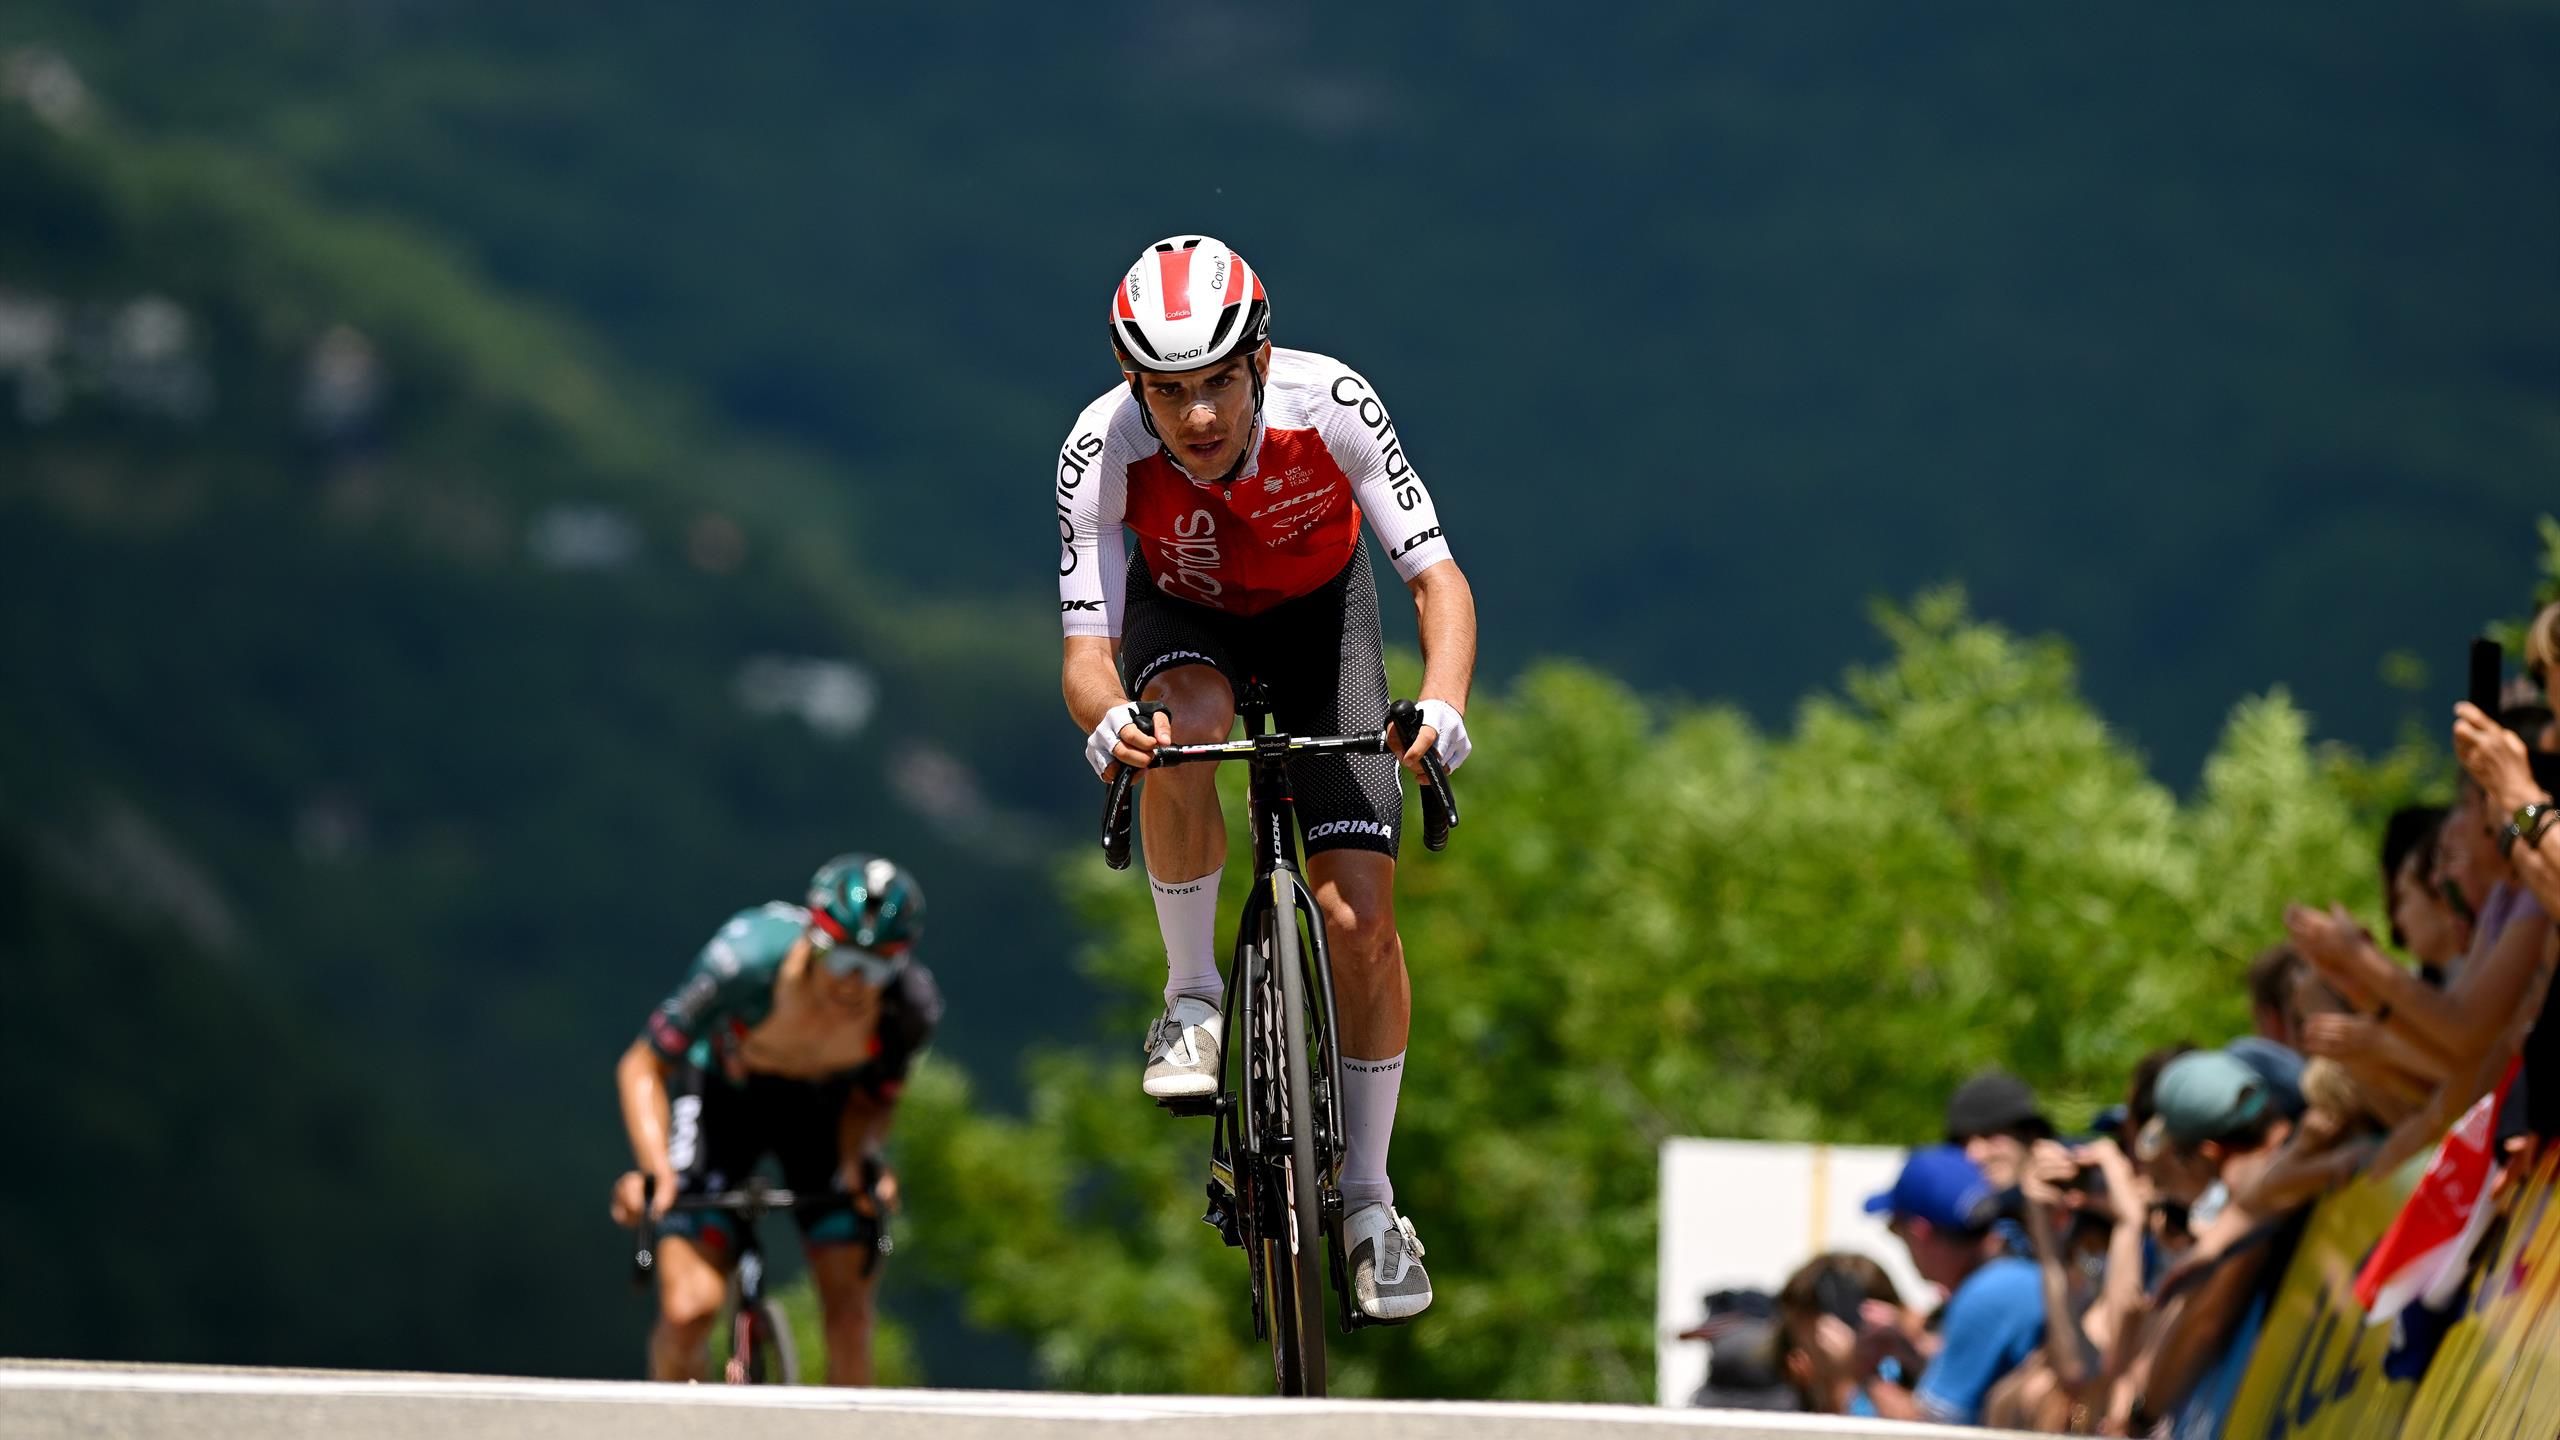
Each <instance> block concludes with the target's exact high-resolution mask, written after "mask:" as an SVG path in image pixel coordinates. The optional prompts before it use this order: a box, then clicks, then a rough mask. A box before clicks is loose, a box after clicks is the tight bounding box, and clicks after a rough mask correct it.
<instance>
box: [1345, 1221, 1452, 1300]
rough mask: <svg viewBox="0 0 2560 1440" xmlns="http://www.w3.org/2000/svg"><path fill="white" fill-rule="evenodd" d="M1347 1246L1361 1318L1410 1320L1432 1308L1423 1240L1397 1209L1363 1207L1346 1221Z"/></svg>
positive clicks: (1353, 1289) (1352, 1296)
mask: <svg viewBox="0 0 2560 1440" xmlns="http://www.w3.org/2000/svg"><path fill="white" fill-rule="evenodd" d="M1342 1246H1343V1249H1344V1250H1345V1251H1346V1252H1348V1253H1349V1255H1350V1257H1351V1298H1352V1301H1353V1302H1354V1303H1355V1304H1357V1305H1358V1306H1359V1307H1360V1313H1361V1314H1363V1315H1366V1316H1368V1317H1369V1318H1370V1319H1372V1320H1410V1319H1412V1318H1413V1317H1414V1316H1416V1315H1419V1314H1421V1313H1422V1312H1423V1311H1425V1310H1428V1309H1430V1308H1431V1276H1430V1275H1429V1274H1428V1273H1427V1272H1425V1271H1424V1270H1423V1268H1422V1238H1421V1237H1420V1236H1418V1235H1416V1234H1414V1233H1413V1222H1412V1221H1410V1220H1407V1219H1405V1218H1404V1217H1403V1216H1401V1215H1398V1214H1397V1213H1396V1211H1395V1207H1394V1206H1392V1205H1388V1204H1385V1203H1383V1202H1381V1203H1379V1204H1376V1205H1363V1206H1361V1207H1360V1208H1359V1209H1357V1210H1354V1211H1352V1212H1351V1213H1350V1214H1349V1215H1348V1216H1345V1217H1344V1218H1343V1221H1342Z"/></svg>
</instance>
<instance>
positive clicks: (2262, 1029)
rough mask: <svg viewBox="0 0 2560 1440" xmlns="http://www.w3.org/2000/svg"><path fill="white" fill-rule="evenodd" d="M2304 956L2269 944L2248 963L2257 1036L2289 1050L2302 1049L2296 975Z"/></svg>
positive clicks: (2251, 1009)
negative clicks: (2296, 1011) (2295, 1001)
mask: <svg viewBox="0 0 2560 1440" xmlns="http://www.w3.org/2000/svg"><path fill="white" fill-rule="evenodd" d="M2301 969H2302V957H2301V956H2300V955H2297V954H2295V953H2294V950H2293V947H2292V946H2290V945H2270V946H2268V947H2267V948H2266V949H2264V950H2261V951H2259V952H2258V956H2257V958H2256V959H2254V960H2251V961H2250V962H2249V1022H2250V1024H2251V1025H2252V1026H2253V1027H2255V1028H2256V1030H2257V1032H2258V1034H2259V1035H2260V1036H2262V1037H2264V1038H2266V1039H2269V1040H2272V1041H2274V1042H2276V1043H2277V1044H2279V1045H2282V1046H2285V1047H2287V1048H2289V1049H2294V1050H2299V1049H2301V1048H2302V1037H2301V1036H2300V1035H2299V1034H2298V1033H2296V1031H2295V1029H2294V1023H2293V1022H2294V1017H2293V985H2294V976H2295V975H2296V974H2297V973H2298V972H2299V971H2300V970H2301Z"/></svg>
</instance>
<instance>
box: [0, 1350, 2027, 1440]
mask: <svg viewBox="0 0 2560 1440" xmlns="http://www.w3.org/2000/svg"><path fill="white" fill-rule="evenodd" d="M1355 1417H1356V1419H1355ZM1355 1426H1356V1431H1355ZM1149 1432H1153V1433H1152V1435H1150V1434H1149ZM857 1433H858V1434H859V1435H860V1436H861V1437H862V1440H1099V1437H1101V1436H1104V1435H1110V1436H1113V1437H1127V1436H1133V1435H1134V1436H1139V1437H1141V1440H1196V1437H1199V1436H1202V1435H1204V1434H1212V1435H1215V1436H1216V1437H1217V1440H1340V1437H1341V1436H1342V1435H1344V1434H1345V1433H1362V1434H1366V1435H1370V1436H1374V1437H1377V1440H1810V1437H1815V1436H1825V1437H1833V1436H1836V1437H1866V1436H1875V1437H1886V1436H1896V1437H1906V1440H1918V1437H1926V1436H1929V1435H1931V1434H1933V1433H1934V1434H1937V1435H1940V1436H1944V1437H1949V1440H1952V1437H1954V1436H1956V1435H1957V1434H1958V1433H1959V1432H1957V1431H1953V1430H1944V1429H1940V1428H1939V1427H1936V1426H1917V1425H1913V1426H1894V1425H1886V1424H1881V1423H1878V1422H1873V1421H1850V1420H1839V1419H1833V1418H1830V1417H1823V1416H1805V1415H1760V1414H1750V1413H1745V1412H1737V1411H1703V1410H1646V1409H1638V1408H1635V1407H1633V1406H1614V1405H1497V1404H1456V1403H1424V1402H1411V1401H1404V1402H1397V1401H1367V1400H1250V1399H1223V1398H1196V1399H1193V1398H1179V1397H1166V1396H1110V1395H1026V1394H1012V1393H1006V1392H997V1391H957V1390H868V1391H857V1390H828V1389H820V1388H815V1387H807V1388H798V1389H749V1388H731V1387H726V1386H716V1385H695V1386H658V1385H644V1384H639V1383H636V1382H621V1381H579V1380H510V1379H501V1378H496V1377H482V1376H462V1375H397V1374H373V1373H360V1372H353V1371H317V1370H233V1369H221V1368H216V1367H210V1366H203V1367H199V1366H125V1365H86V1364H73V1363H67V1362H60V1361H42V1360H0V1435H5V1436H8V1437H10V1440H71V1437H78V1440H160V1437H170V1440H176V1437H181V1436H183V1437H185V1440H249V1437H257V1440H269V1437H299V1436H314V1437H317V1436H329V1437H333V1440H334V1437H339V1436H378V1437H383V1440H413V1437H414V1440H705V1437H717V1436H734V1437H739V1440H819V1437H824V1440H847V1437H848V1436H851V1435H854V1434H857ZM1962 1433H1964V1434H1968V1435H1971V1436H1974V1437H1979V1436H1980V1435H1982V1433H1983V1432H1981V1431H1978V1430H1977V1431H1969V1432H1962Z"/></svg>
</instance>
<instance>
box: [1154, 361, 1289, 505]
mask: <svg viewBox="0 0 2560 1440" xmlns="http://www.w3.org/2000/svg"><path fill="white" fill-rule="evenodd" d="M1270 357H1271V347H1270V346H1268V345H1265V346H1263V347H1262V348H1261V349H1260V350H1258V351H1256V352H1255V354H1254V356H1253V363H1254V364H1255V365H1256V366H1262V365H1267V364H1269V363H1270ZM1245 364H1246V361H1245V357H1243V356H1241V355H1239V356H1237V357H1236V358H1235V359H1232V360H1229V361H1228V362H1227V363H1226V364H1224V365H1213V366H1211V367H1210V368H1208V369H1206V370H1192V371H1186V372H1184V373H1183V374H1180V375H1159V374H1157V373H1155V372H1154V371H1141V372H1139V374H1138V393H1139V394H1140V395H1142V396H1144V397H1145V398H1146V402H1147V414H1148V416H1149V417H1150V418H1152V419H1153V420H1154V421H1155V422H1156V434H1157V435H1159V436H1161V437H1163V439H1164V448H1165V449H1167V450H1170V451H1172V452H1173V458H1174V459H1175V460H1176V461H1178V462H1179V463H1180V464H1181V466H1182V468H1183V469H1184V470H1187V471H1189V472H1190V473H1191V475H1192V477H1193V478H1194V479H1200V480H1215V479H1217V478H1218V477H1219V476H1221V475H1224V474H1226V473H1227V472H1228V471H1229V470H1231V469H1233V468H1235V463H1236V461H1237V460H1239V459H1241V458H1243V455H1244V451H1245V447H1246V446H1248V445H1250V444H1252V443H1253V419H1254V417H1253V375H1252V373H1251V372H1250V371H1248V370H1247V369H1246V368H1245Z"/></svg>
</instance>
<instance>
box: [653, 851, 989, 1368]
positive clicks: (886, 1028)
mask: <svg viewBox="0 0 2560 1440" xmlns="http://www.w3.org/2000/svg"><path fill="white" fill-rule="evenodd" d="M923 933H924V891H923V889H922V888H921V887H919V886H918V885H917V884H916V881H915V877H914V876H912V875H909V874H908V873H907V872H906V871H905V870H904V869H901V868H900V867H899V866H897V865H895V864H893V863H891V862H890V861H887V860H883V859H880V858H879V857H877V856H871V855H839V856H837V857H836V858H835V859H833V860H830V861H828V862H827V863H826V864H825V865H823V866H821V867H819V869H818V873H817V874H816V875H815V876H814V877H812V878H811V879H810V881H809V894H808V902H807V904H805V905H786V904H781V903H775V904H769V905H763V906H759V907H757V908H755V909H751V910H741V911H739V912H738V913H737V914H736V915H735V916H733V917H731V919H730V920H729V922H728V923H727V924H725V925H723V926H721V927H720V930H719V933H717V934H715V935H713V936H712V937H711V940H710V943H708V944H706V945H704V946H703V947H702V952H701V953H700V954H699V955H696V956H695V957H694V961H693V966H692V968H691V969H689V970H688V971H686V972H685V977H684V982H683V983H682V984H681V985H679V986H677V987H676V991H675V993H674V994H672V995H670V996H668V997H667V999H666V1001H665V1003H663V1004H661V1005H660V1006H659V1007H658V1008H657V1009H656V1010H655V1011H654V1012H652V1013H651V1014H650V1016H649V1022H648V1025H647V1027H646V1028H645V1029H644V1030H643V1031H642V1033H641V1036H640V1038H639V1039H637V1040H634V1041H633V1042H632V1043H631V1048H630V1049H629V1050H627V1051H625V1052H623V1056H622V1060H621V1062H620V1064H618V1065H617V1066H616V1067H615V1071H614V1078H615V1080H616V1083H617V1085H618V1087H619V1089H620V1090H621V1094H622V1123H623V1126H624V1128H625V1129H626V1130H628V1131H629V1132H630V1137H631V1155H632V1158H633V1160H634V1161H635V1162H637V1164H638V1166H639V1168H638V1169H637V1170H634V1171H632V1172H630V1173H628V1174H625V1175H624V1176H622V1177H621V1179H620V1180H618V1181H616V1182H615V1185H614V1191H613V1217H614V1220H615V1221H616V1222H617V1223H620V1224H624V1225H629V1224H634V1223H636V1222H637V1221H638V1220H639V1218H640V1217H641V1215H642V1214H644V1213H645V1214H647V1215H649V1216H651V1217H652V1218H655V1219H658V1220H659V1221H660V1223H661V1224H662V1225H663V1226H664V1228H665V1236H664V1240H663V1243H662V1244H661V1245H660V1247H659V1250H658V1325H657V1329H656V1330H655V1332H654V1333H653V1334H652V1335H651V1336H650V1340H649V1373H650V1375H651V1376H652V1378H655V1379H659V1380H694V1379H699V1378H701V1376H702V1373H703V1362H704V1357H705V1351H706V1347H705V1344H704V1342H705V1341H706V1340H707V1339H708V1338H709V1336H710V1332H711V1325H712V1321H713V1320H714V1318H715V1317H716V1316H717V1315H718V1313H719V1310H720V1305H721V1302H722V1300H723V1299H725V1298H726V1296H727V1294H728V1288H729V1287H728V1269H729V1265H730V1263H731V1258H732V1257H733V1256H734V1255H735V1254H736V1253H737V1237H736V1234H735V1233H734V1228H733V1227H734V1225H735V1223H736V1222H735V1221H734V1219H733V1218H732V1217H731V1216H729V1215H727V1214H725V1213H721V1212H717V1211H694V1210H677V1211H672V1212H670V1211H669V1209H668V1206H669V1204H670V1203H671V1202H672V1201H674V1200H675V1199H676V1197H678V1196H679V1195H694V1194H702V1193H708V1192H716V1191H720V1190H726V1189H731V1188H733V1187H735V1186H737V1185H738V1184H740V1183H741V1182H743V1181H744V1180H745V1179H746V1178H747V1176H748V1174H749V1173H750V1172H751V1171H753V1170H754V1168H755V1166H756V1165H757V1163H758V1162H759V1161H761V1160H762V1159H763V1158H764V1156H766V1155H767V1154H771V1155H773V1156H774V1157H775V1158H776V1159H778V1160H779V1161H780V1163H781V1166H782V1178H783V1183H784V1184H785V1185H787V1186H789V1187H790V1188H791V1189H792V1190H793V1191H794V1192H795V1193H796V1194H797V1195H799V1196H800V1197H802V1198H801V1201H800V1204H799V1205H798V1207H797V1208H795V1209H794V1210H793V1211H792V1219H794V1220H795V1221H797V1222H798V1223H799V1226H800V1239H801V1243H802V1245H803V1246H804V1247H805V1248H806V1250H807V1252H808V1257H809V1271H810V1274H811V1276H812V1277H813V1278H814V1279H815V1280H816V1282H817V1289H818V1298H819V1302H820V1304H821V1305H822V1306H823V1307H824V1309H825V1311H826V1334H827V1378H828V1380H829V1381H830V1382H831V1383H833V1384H837V1385H866V1384H869V1383H870V1381H871V1320H872V1308H871V1297H872V1284H873V1281H874V1279H875V1278H876V1276H875V1273H874V1272H875V1268H876V1266H875V1261H876V1258H877V1251H876V1250H875V1249H874V1248H873V1245H872V1244H871V1243H870V1242H872V1241H874V1240H876V1238H877V1236H878V1229H877V1226H878V1224H879V1222H880V1218H881V1215H882V1213H883V1211H884V1209H885V1208H887V1207H889V1206H893V1205H895V1204H896V1202H897V1177H896V1175H895V1174H894V1173H893V1172H891V1171H890V1169H889V1167H888V1165H887V1164H886V1162H884V1161H883V1160H882V1159H881V1147H882V1146H883V1144H884V1143H885V1142H886V1141H887V1140H888V1137H889V1126H890V1122H891V1120H892V1119H893V1118H894V1116H895V1114H896V1110H897V1103H898V1091H899V1087H900V1086H901V1085H903V1084H904V1083H905V1081H906V1077H907V1072H908V1070H909V1069H910V1068H911V1067H912V1066H913V1065H914V1064H915V1060H916V1057H917V1055H918V1054H919V1053H921V1052H922V1051H923V1049H924V1047H925V1045H926V1043H927V1042H928V1041H930V1040H931V1039H932V1038H933V1031H934V1026H935V1024H936V1023H937V1022H938V1021H939V1020H940V1019H941V1017H942V994H941V992H940V991H939V990H937V989H936V988H935V987H934V983H933V975H932V972H930V971H928V970H926V969H925V967H924V966H922V965H919V964H917V963H915V961H913V960H912V959H910V958H909V952H910V951H911V949H912V948H913V947H914V945H915V943H916V941H917V939H918V938H920V937H921V936H922V935H923ZM644 1179H645V1180H647V1181H650V1182H654V1183H653V1184H646V1185H644V1183H643V1182H644ZM644 1195H645V1196H646V1198H645V1199H644V1198H643V1197H644Z"/></svg>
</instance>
